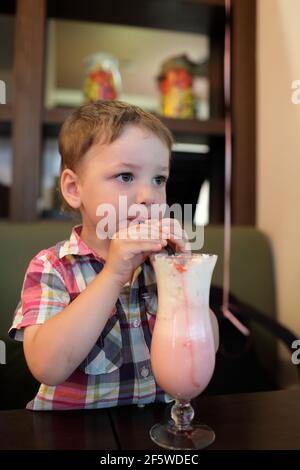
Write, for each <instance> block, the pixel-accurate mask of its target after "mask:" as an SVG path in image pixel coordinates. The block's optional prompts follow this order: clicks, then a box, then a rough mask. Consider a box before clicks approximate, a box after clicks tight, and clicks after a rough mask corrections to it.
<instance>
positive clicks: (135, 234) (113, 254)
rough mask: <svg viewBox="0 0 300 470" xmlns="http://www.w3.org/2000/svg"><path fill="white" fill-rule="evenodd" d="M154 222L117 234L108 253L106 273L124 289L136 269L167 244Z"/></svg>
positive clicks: (134, 226)
mask: <svg viewBox="0 0 300 470" xmlns="http://www.w3.org/2000/svg"><path fill="white" fill-rule="evenodd" d="M151 222H152V221H145V223H143V224H140V225H138V224H136V225H132V226H130V227H129V228H125V229H122V230H120V231H119V232H117V233H115V235H114V236H113V238H112V240H111V242H110V247H109V251H108V256H107V260H106V263H105V268H104V269H105V271H106V272H109V273H110V275H112V276H113V277H114V278H115V279H116V281H117V282H118V283H119V284H120V287H122V286H123V285H124V284H126V282H128V281H129V280H130V279H131V277H132V275H133V273H134V271H135V269H136V268H137V267H138V266H140V265H141V264H142V263H143V262H144V261H145V260H146V258H147V257H148V256H149V255H151V254H152V253H157V252H159V251H160V250H161V249H162V248H163V247H164V246H166V244H167V240H166V236H165V235H163V234H162V232H161V231H160V230H159V227H158V225H156V226H153V224H152V223H151Z"/></svg>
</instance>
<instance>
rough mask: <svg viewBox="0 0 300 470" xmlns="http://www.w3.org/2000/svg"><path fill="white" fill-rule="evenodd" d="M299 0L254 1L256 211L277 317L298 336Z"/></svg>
mask: <svg viewBox="0 0 300 470" xmlns="http://www.w3.org/2000/svg"><path fill="white" fill-rule="evenodd" d="M297 79H298V80H299V79H300V1H299V0H258V1H257V137H258V139H257V214H258V219H257V222H258V226H259V228H261V229H262V230H263V231H264V232H266V233H267V234H268V235H269V237H270V239H271V242H272V245H273V247H274V251H275V268H276V275H277V284H278V286H277V289H278V299H277V300H278V308H279V318H280V320H281V321H282V322H283V323H284V324H286V325H287V326H289V327H291V328H293V329H294V330H295V332H296V333H297V335H298V336H299V337H300V251H299V250H300V246H299V245H300V104H298V105H295V104H293V103H292V101H291V96H292V92H293V90H292V89H291V84H292V81H293V80H297Z"/></svg>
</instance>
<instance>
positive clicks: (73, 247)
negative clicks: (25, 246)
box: [58, 225, 142, 287]
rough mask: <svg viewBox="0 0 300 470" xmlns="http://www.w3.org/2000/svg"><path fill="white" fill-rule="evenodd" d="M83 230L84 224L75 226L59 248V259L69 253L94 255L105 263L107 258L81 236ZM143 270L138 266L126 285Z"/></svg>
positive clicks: (131, 282)
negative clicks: (87, 243) (100, 254)
mask: <svg viewBox="0 0 300 470" xmlns="http://www.w3.org/2000/svg"><path fill="white" fill-rule="evenodd" d="M81 231H82V225H76V226H75V227H73V230H72V232H71V236H70V238H69V240H66V241H65V242H63V243H62V245H61V247H60V248H59V251H58V257H59V259H62V258H64V257H65V256H68V255H77V256H94V257H95V258H96V259H98V260H99V261H101V262H102V263H103V264H104V263H105V260H104V259H103V258H101V257H100V256H99V255H98V254H97V253H96V252H95V251H94V250H92V249H91V248H90V247H88V246H87V245H86V243H85V242H84V241H83V240H82V238H81V237H80V235H81ZM141 271H142V267H141V266H138V267H137V268H136V270H135V271H134V273H133V275H132V278H131V281H130V282H127V283H126V284H125V286H127V285H129V286H130V285H131V286H132V285H133V284H134V282H135V281H136V280H137V278H138V276H139V274H140V273H141ZM125 286H124V287H125Z"/></svg>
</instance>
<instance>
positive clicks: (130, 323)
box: [10, 101, 188, 410]
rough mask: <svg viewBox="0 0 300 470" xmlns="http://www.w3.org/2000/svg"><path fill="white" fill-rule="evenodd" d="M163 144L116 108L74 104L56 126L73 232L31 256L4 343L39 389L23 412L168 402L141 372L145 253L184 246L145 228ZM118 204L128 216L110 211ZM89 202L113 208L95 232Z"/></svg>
mask: <svg viewBox="0 0 300 470" xmlns="http://www.w3.org/2000/svg"><path fill="white" fill-rule="evenodd" d="M171 146H172V136H171V134H170V132H169V131H168V129H167V128H166V127H165V126H164V125H163V124H162V123H161V122H160V121H159V120H158V119H157V118H155V117H154V116H152V115H150V114H149V113H146V112H144V111H142V110H141V109H139V108H137V107H135V106H131V105H127V104H125V103H121V102H116V101H115V102H113V101H112V102H109V101H107V102H97V103H94V104H88V105H85V106H82V107H81V108H79V109H78V110H76V111H75V112H73V113H72V114H71V115H70V116H69V117H68V118H67V120H66V121H65V123H64V125H63V127H62V130H61V133H60V137H59V149H60V153H61V157H62V165H61V177H60V187H61V193H62V196H63V199H64V201H65V203H66V204H67V205H68V206H69V207H70V208H72V209H73V210H79V211H80V213H81V218H82V225H81V226H77V227H74V229H73V232H72V234H71V237H70V239H69V240H67V241H65V242H61V243H58V244H57V245H56V246H55V247H52V248H49V249H47V250H43V251H42V252H40V253H39V254H38V255H36V256H35V258H34V259H33V260H32V261H31V263H30V265H29V267H28V270H27V272H26V276H25V280H24V284H23V289H22V295H21V304H20V307H19V308H18V309H17V312H16V316H15V319H14V322H13V325H12V328H11V330H10V334H11V336H12V337H14V338H15V339H17V340H23V341H24V353H25V357H26V361H27V363H28V366H29V368H30V370H31V372H32V374H33V375H34V376H35V377H36V378H37V380H38V381H39V382H41V386H40V388H39V391H38V394H37V396H36V397H35V398H34V399H33V400H32V401H31V402H30V403H29V404H28V405H27V408H30V409H33V410H48V409H76V408H99V407H109V406H116V405H127V404H134V403H136V404H140V405H142V404H145V403H151V402H154V401H163V402H166V401H169V398H168V396H167V395H166V394H165V393H164V392H163V391H162V390H161V389H160V388H159V387H158V386H157V385H156V383H155V381H154V377H153V375H152V372H151V365H150V354H149V348H150V342H151V332H152V331H151V330H152V328H153V322H154V319H155V313H156V308H157V298H156V289H155V277H154V272H153V269H152V267H151V264H150V262H149V259H148V256H149V255H150V254H151V253H155V252H159V251H160V250H161V249H163V247H165V246H166V245H167V243H168V242H169V244H171V245H172V246H173V248H174V249H175V251H179V252H180V251H185V250H187V249H188V248H187V243H186V241H185V238H184V233H183V231H182V229H181V228H180V227H178V224H176V223H175V222H174V221H173V223H172V224H170V219H159V218H156V219H155V218H152V219H150V215H151V212H150V209H151V207H152V206H153V205H154V204H163V203H165V201H166V191H165V190H166V182H167V179H168V175H169V158H170V151H171ZM121 196H122V197H123V199H124V198H125V199H126V201H127V208H128V209H129V208H130V207H131V206H133V205H135V207H137V208H140V211H139V213H138V214H133V215H132V213H130V211H129V210H128V212H127V208H126V210H125V209H124V207H120V204H119V202H120V197H121ZM101 204H102V205H103V204H105V207H107V205H109V207H111V208H113V209H114V210H115V220H113V221H112V220H110V218H108V219H107V221H108V223H107V226H106V228H105V230H104V229H103V227H102V226H101V227H102V228H99V227H100V224H99V215H97V214H102V215H103V212H101ZM99 207H100V211H99ZM140 214H142V215H140ZM111 222H112V223H111ZM139 222H143V223H141V224H140V225H139V224H138V223H139ZM112 227H113V228H112ZM133 227H134V228H135V229H136V230H135V232H134V233H135V236H134V237H132V236H130V233H129V232H130V229H131V228H133ZM149 229H151V237H149ZM178 233H179V234H180V235H181V238H180V237H179V236H178Z"/></svg>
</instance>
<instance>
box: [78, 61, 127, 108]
mask: <svg viewBox="0 0 300 470" xmlns="http://www.w3.org/2000/svg"><path fill="white" fill-rule="evenodd" d="M120 87H121V77H120V73H119V69H118V62H117V60H116V59H115V58H114V57H112V56H110V55H109V54H105V53H98V54H95V55H93V56H91V57H89V58H88V59H87V73H86V79H85V84H84V95H85V100H86V101H87V102H93V101H97V100H114V99H116V98H117V96H118V92H119V91H120Z"/></svg>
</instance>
